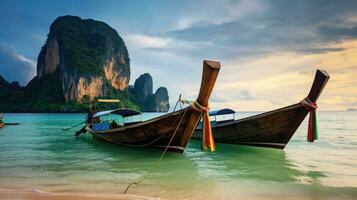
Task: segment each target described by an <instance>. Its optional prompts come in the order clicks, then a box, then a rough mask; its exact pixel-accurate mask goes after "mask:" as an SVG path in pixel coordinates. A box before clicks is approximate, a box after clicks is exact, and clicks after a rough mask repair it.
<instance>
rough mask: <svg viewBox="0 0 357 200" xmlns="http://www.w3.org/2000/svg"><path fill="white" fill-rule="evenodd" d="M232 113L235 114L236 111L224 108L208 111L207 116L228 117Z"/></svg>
mask: <svg viewBox="0 0 357 200" xmlns="http://www.w3.org/2000/svg"><path fill="white" fill-rule="evenodd" d="M234 113H236V111H234V110H232V109H229V108H224V109H219V110H212V111H210V112H209V116H215V115H228V114H234Z"/></svg>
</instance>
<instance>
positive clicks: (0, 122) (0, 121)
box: [0, 113, 5, 128]
mask: <svg viewBox="0 0 357 200" xmlns="http://www.w3.org/2000/svg"><path fill="white" fill-rule="evenodd" d="M3 119H4V117H3V115H2V113H0V128H2V127H4V126H5V123H4V122H3V121H2V120H3Z"/></svg>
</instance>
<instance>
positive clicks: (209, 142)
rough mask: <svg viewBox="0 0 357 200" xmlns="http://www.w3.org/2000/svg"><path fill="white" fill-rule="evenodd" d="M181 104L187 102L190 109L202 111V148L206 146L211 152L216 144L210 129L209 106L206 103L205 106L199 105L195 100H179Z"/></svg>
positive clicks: (205, 148)
mask: <svg viewBox="0 0 357 200" xmlns="http://www.w3.org/2000/svg"><path fill="white" fill-rule="evenodd" d="M179 101H181V103H182V104H189V105H190V107H191V109H192V110H194V111H196V112H201V113H203V120H202V134H203V135H202V149H203V150H207V149H208V148H209V149H210V150H211V152H213V151H215V150H216V144H215V142H214V138H213V134H212V129H211V121H210V119H209V106H208V103H207V107H205V106H203V105H201V104H200V103H199V102H198V101H197V100H196V101H188V100H179Z"/></svg>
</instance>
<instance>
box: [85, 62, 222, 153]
mask: <svg viewBox="0 0 357 200" xmlns="http://www.w3.org/2000/svg"><path fill="white" fill-rule="evenodd" d="M220 67H221V66H220V63H219V62H214V61H204V62H203V75H202V81H201V88H200V92H199V95H198V98H197V101H196V102H197V103H198V104H200V105H202V107H205V106H207V104H208V99H209V97H210V95H211V92H212V89H213V86H214V84H215V82H216V78H217V76H218V72H219V70H220ZM108 114H117V115H120V116H122V117H123V118H125V117H129V116H135V115H139V114H140V113H139V112H137V111H134V110H131V109H116V110H110V111H104V112H97V113H95V114H94V115H93V123H90V124H87V126H86V128H85V129H86V130H87V131H88V132H90V133H91V134H92V136H93V137H94V138H96V139H100V140H104V141H107V142H111V143H115V144H120V145H126V146H131V147H153V148H160V149H166V148H167V150H169V151H174V152H179V153H182V152H183V151H184V149H185V147H186V145H187V143H188V141H189V140H190V138H191V136H192V134H193V132H194V130H195V128H196V126H197V124H198V123H199V120H200V118H201V117H202V114H203V112H198V111H195V110H193V109H192V108H190V107H187V108H184V109H181V110H178V111H175V112H172V113H169V114H165V115H163V116H160V117H157V118H154V119H150V120H147V121H143V122H142V121H138V122H133V123H124V124H122V125H118V123H115V124H112V123H111V121H99V120H98V119H97V118H98V117H101V116H105V115H108Z"/></svg>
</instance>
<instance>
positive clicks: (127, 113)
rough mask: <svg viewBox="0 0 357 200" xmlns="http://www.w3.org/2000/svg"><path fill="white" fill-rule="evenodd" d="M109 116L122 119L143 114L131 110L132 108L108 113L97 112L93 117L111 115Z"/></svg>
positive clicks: (107, 111) (108, 111)
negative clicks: (112, 115)
mask: <svg viewBox="0 0 357 200" xmlns="http://www.w3.org/2000/svg"><path fill="white" fill-rule="evenodd" d="M109 114H116V115H121V116H122V117H130V116H134V115H140V114H141V112H139V111H136V110H133V109H130V108H119V109H115V110H106V111H101V112H97V113H95V114H94V115H93V117H100V116H103V115H109Z"/></svg>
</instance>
